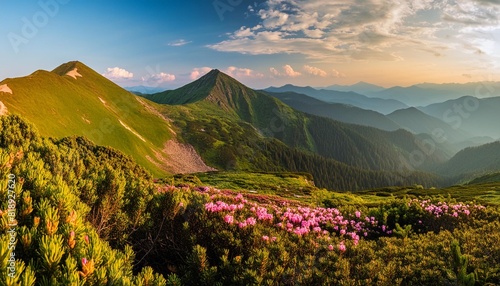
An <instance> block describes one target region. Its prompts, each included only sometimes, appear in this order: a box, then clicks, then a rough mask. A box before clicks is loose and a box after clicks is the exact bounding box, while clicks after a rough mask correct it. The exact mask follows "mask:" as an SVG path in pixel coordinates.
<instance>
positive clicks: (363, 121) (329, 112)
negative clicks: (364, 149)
mask: <svg viewBox="0 0 500 286" xmlns="http://www.w3.org/2000/svg"><path fill="white" fill-rule="evenodd" d="M269 95H271V96H274V97H276V98H278V99H280V100H281V101H283V102H284V103H286V104H288V105H289V106H291V107H293V108H295V109H297V110H300V111H303V112H305V113H309V114H314V115H318V116H323V117H328V118H331V119H334V120H338V121H342V122H346V123H352V124H359V125H365V126H371V127H375V128H379V129H382V130H387V131H394V130H397V129H400V128H402V127H401V126H400V125H398V124H397V123H395V122H394V121H392V120H391V119H389V118H387V117H386V116H385V115H383V114H380V113H378V112H376V111H372V110H365V109H361V108H358V107H355V106H352V105H346V104H341V103H325V102H324V101H321V100H318V99H315V98H313V97H309V96H307V95H303V94H299V93H295V92H284V93H272V92H269Z"/></svg>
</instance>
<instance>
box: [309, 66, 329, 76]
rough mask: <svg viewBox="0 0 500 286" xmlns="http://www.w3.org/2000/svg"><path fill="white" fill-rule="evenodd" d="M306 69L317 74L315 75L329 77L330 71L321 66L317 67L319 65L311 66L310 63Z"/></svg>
mask: <svg viewBox="0 0 500 286" xmlns="http://www.w3.org/2000/svg"><path fill="white" fill-rule="evenodd" d="M304 70H305V71H306V72H307V73H309V74H312V75H315V76H320V77H327V76H328V73H327V72H326V71H324V70H322V69H320V68H317V67H312V66H309V65H305V66H304Z"/></svg>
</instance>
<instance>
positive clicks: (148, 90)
mask: <svg viewBox="0 0 500 286" xmlns="http://www.w3.org/2000/svg"><path fill="white" fill-rule="evenodd" d="M124 89H125V90H128V91H130V92H132V93H134V94H139V93H140V94H152V93H157V92H162V91H164V90H165V89H164V88H161V87H152V86H144V85H138V86H129V87H124Z"/></svg>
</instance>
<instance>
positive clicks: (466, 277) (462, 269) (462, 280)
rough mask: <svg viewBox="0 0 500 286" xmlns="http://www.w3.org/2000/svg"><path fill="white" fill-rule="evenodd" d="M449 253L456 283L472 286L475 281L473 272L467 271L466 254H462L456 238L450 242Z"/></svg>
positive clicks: (462, 285) (461, 285) (467, 261)
mask: <svg viewBox="0 0 500 286" xmlns="http://www.w3.org/2000/svg"><path fill="white" fill-rule="evenodd" d="M451 254H452V256H453V270H454V271H455V275H456V277H457V278H456V279H457V285H460V286H473V285H474V284H475V283H476V280H475V277H474V273H469V274H468V273H467V265H468V264H469V260H468V258H467V256H465V255H462V252H461V251H460V245H459V243H458V241H457V240H453V241H452V242H451Z"/></svg>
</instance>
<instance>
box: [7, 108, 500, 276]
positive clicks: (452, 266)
mask: <svg viewBox="0 0 500 286" xmlns="http://www.w3.org/2000/svg"><path fill="white" fill-rule="evenodd" d="M21 121H22V119H20V118H18V117H12V118H11V116H9V117H1V118H0V122H2V124H7V123H6V122H11V123H9V124H14V125H16V124H17V125H16V126H18V128H23V130H24V131H20V132H21V133H23V132H28V131H29V130H33V128H32V127H31V126H30V125H29V124H22V123H21ZM3 126H7V125H3ZM16 128H17V127H16ZM5 130H10V131H14V133H12V134H16V132H17V131H15V130H13V129H12V128H9V127H6V128H5V129H2V130H0V141H1V142H8V143H5V144H6V145H2V146H0V147H1V148H0V174H1V175H2V176H3V178H4V179H1V180H0V182H2V184H3V185H2V189H1V190H0V211H1V212H0V266H1V269H0V285H456V284H458V285H472V284H474V283H473V282H475V285H497V284H500V268H499V267H498V265H500V244H498V241H500V209H498V206H496V205H495V204H494V202H495V200H492V201H491V202H492V203H490V204H488V205H487V206H486V208H484V207H480V206H476V203H474V202H467V203H465V202H464V203H460V200H458V198H471V197H472V196H473V194H474V192H475V191H478V192H479V193H480V194H481V195H484V194H487V191H488V190H491V187H495V188H496V187H497V186H494V185H487V186H472V187H471V186H463V187H453V188H449V189H444V190H440V189H432V190H431V189H415V188H386V189H378V190H373V191H367V192H361V193H360V194H350V193H333V192H328V191H326V190H321V189H318V188H316V187H314V186H313V185H312V183H311V180H310V179H311V178H310V177H309V175H307V174H301V173H299V174H297V173H273V174H263V173H248V174H244V173H219V174H199V175H197V176H191V177H174V178H170V179H166V180H165V181H166V182H168V183H169V184H171V185H165V184H161V185H155V184H154V183H153V182H152V181H153V179H152V177H151V175H149V174H148V173H147V172H146V171H144V169H143V168H141V167H139V166H137V165H136V164H135V163H134V162H133V161H132V160H131V159H130V157H127V156H124V155H123V154H121V153H120V152H117V151H116V150H114V149H110V148H105V147H99V146H96V145H94V144H93V143H91V142H90V141H88V140H86V139H85V138H81V137H71V138H65V139H60V140H55V139H50V140H49V139H44V138H40V137H39V136H38V135H36V134H37V133H36V131H33V134H34V135H33V136H34V137H32V138H31V139H29V140H21V139H19V140H17V139H15V138H16V136H17V135H16V136H14V135H11V134H10V133H8V132H7V131H5ZM10 131H9V132H10ZM28 133H29V132H28ZM9 174H14V175H15V183H16V184H15V186H12V187H13V188H14V192H15V194H16V220H17V227H16V240H17V242H16V244H15V260H14V261H13V262H12V263H14V265H15V267H16V273H15V275H13V276H14V277H9V276H7V272H6V271H8V270H7V267H6V266H7V265H10V263H11V262H10V261H9V258H10V255H11V254H10V253H11V251H10V250H11V248H10V245H9V243H10V240H11V237H10V234H9V233H8V231H9V220H8V212H7V209H8V197H7V196H8V193H7V191H6V190H7V189H8V188H9V184H8V183H5V181H8V180H6V179H5V178H9V177H8V176H9ZM212 175H213V176H212ZM226 181H232V182H231V183H228V182H226ZM200 183H201V184H207V183H213V184H216V185H219V186H221V187H222V186H225V187H228V188H233V187H234V188H235V189H246V188H248V189H258V190H259V193H253V192H243V191H242V192H241V193H242V195H240V196H236V194H237V193H236V192H234V191H231V190H220V189H217V188H213V187H201V186H197V184H200ZM174 184H178V186H177V187H176V186H174ZM275 184H279V185H275ZM412 185H413V184H412ZM285 189H288V191H289V192H290V193H293V194H300V196H303V197H301V198H297V197H295V196H289V198H285V197H286V194H287V191H286V190H285ZM494 190H495V191H496V189H494ZM481 192H485V193H484V194H483V193H481ZM448 193H449V194H450V196H447V194H448ZM281 195H282V196H281ZM483 198H484V199H485V200H486V197H483ZM218 201H220V202H227V203H228V204H234V205H235V207H234V208H235V209H234V211H233V212H231V214H232V217H230V218H228V217H226V215H227V214H228V213H224V212H218V211H210V210H209V208H208V207H207V205H208V204H209V203H214V204H216V203H217V202H218ZM240 203H241V204H243V205H244V206H243V207H242V208H240V209H238V207H237V205H238V204H240ZM318 205H323V206H328V207H332V208H333V207H334V208H335V209H330V212H331V213H332V214H333V213H335V212H336V211H338V212H339V215H342V219H343V220H346V221H347V224H349V225H351V221H353V222H354V223H361V222H366V218H368V220H369V221H370V223H366V225H367V226H366V225H365V228H364V230H363V231H366V235H364V234H363V233H362V232H360V233H357V234H359V235H360V236H361V238H359V239H354V238H352V236H354V235H356V233H354V234H350V236H347V234H342V233H341V231H340V230H339V229H337V230H336V229H335V228H334V225H332V223H330V224H326V225H322V228H323V229H322V230H324V231H326V232H327V233H326V234H324V233H323V232H321V233H319V232H314V231H310V232H308V233H305V234H301V235H298V234H296V233H295V230H296V229H291V231H288V230H287V229H286V227H285V226H281V227H280V226H278V222H279V221H280V220H281V217H282V216H284V213H285V212H286V211H287V210H288V209H290V210H299V209H301V210H303V211H304V212H303V213H302V214H303V216H302V217H307V216H306V212H307V211H309V210H311V209H312V208H313V207H316V206H318ZM429 206H432V208H429ZM252 207H253V208H254V210H252V209H251V208H252ZM257 209H260V210H263V209H265V210H266V211H268V212H269V213H272V214H273V216H272V218H271V219H262V220H259V221H258V222H257V223H254V224H252V223H249V224H248V225H244V226H240V225H239V224H236V223H230V221H231V220H232V219H234V220H238V221H239V222H242V221H243V220H245V221H247V220H248V219H249V218H251V217H253V216H255V214H256V213H255V212H256V211H257ZM436 209H439V210H440V212H437V211H435V210H436ZM453 210H460V213H457V214H456V215H455V214H454V213H453ZM436 214H439V216H438V215H436ZM365 216H366V217H365ZM370 217H373V219H371V218H370ZM384 229H385V230H384ZM462 251H463V253H466V255H464V254H462Z"/></svg>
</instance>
